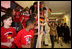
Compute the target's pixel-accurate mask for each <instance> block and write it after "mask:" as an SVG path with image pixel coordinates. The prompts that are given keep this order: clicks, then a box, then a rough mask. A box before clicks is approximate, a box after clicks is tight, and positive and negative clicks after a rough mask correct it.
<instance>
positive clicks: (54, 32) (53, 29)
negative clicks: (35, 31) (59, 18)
mask: <svg viewBox="0 0 72 49" xmlns="http://www.w3.org/2000/svg"><path fill="white" fill-rule="evenodd" d="M48 25H49V27H50V32H49V34H50V39H51V43H52V48H54V38H55V36H56V37H58V35H57V29H56V25H55V23H54V22H52V23H48Z"/></svg>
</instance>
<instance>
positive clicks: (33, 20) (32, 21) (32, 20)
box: [26, 18, 35, 26]
mask: <svg viewBox="0 0 72 49" xmlns="http://www.w3.org/2000/svg"><path fill="white" fill-rule="evenodd" d="M34 22H35V18H30V19H28V20H27V21H26V25H27V26H29V25H30V24H31V23H32V24H33V23H34Z"/></svg>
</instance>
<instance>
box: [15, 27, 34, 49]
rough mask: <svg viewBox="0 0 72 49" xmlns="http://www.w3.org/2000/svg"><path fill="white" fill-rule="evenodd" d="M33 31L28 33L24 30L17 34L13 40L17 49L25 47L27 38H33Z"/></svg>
mask: <svg viewBox="0 0 72 49" xmlns="http://www.w3.org/2000/svg"><path fill="white" fill-rule="evenodd" d="M33 36H34V31H33V30H30V31H29V32H28V31H26V30H25V28H24V29H22V30H21V31H19V32H18V34H17V36H16V38H15V39H14V42H15V44H16V45H17V47H18V48H22V44H23V45H26V43H27V42H26V41H27V40H29V38H31V39H32V38H33Z"/></svg>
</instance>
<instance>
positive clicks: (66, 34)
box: [64, 23, 70, 43]
mask: <svg viewBox="0 0 72 49" xmlns="http://www.w3.org/2000/svg"><path fill="white" fill-rule="evenodd" d="M69 40H70V30H69V27H68V26H67V24H66V23H64V41H65V43H69Z"/></svg>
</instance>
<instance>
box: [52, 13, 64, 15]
mask: <svg viewBox="0 0 72 49" xmlns="http://www.w3.org/2000/svg"><path fill="white" fill-rule="evenodd" d="M54 14H63V13H51V15H54Z"/></svg>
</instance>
